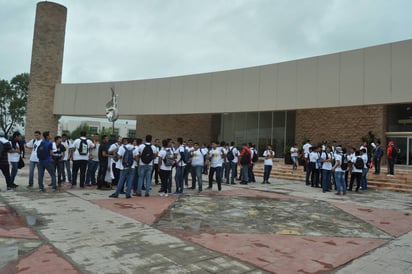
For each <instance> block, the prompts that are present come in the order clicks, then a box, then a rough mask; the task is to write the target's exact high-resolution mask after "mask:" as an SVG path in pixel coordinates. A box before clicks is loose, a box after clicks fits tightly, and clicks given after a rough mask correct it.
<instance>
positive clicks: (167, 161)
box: [163, 148, 175, 166]
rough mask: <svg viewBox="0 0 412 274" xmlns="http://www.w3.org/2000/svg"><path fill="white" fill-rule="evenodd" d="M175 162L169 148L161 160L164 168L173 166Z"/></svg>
mask: <svg viewBox="0 0 412 274" xmlns="http://www.w3.org/2000/svg"><path fill="white" fill-rule="evenodd" d="M174 162H175V156H174V155H173V152H172V150H171V149H170V148H168V149H166V154H165V157H164V159H163V163H164V164H165V166H173V164H174Z"/></svg>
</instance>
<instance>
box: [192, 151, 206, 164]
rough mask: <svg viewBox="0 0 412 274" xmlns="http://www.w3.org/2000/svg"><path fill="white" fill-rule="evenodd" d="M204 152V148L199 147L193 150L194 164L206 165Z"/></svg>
mask: <svg viewBox="0 0 412 274" xmlns="http://www.w3.org/2000/svg"><path fill="white" fill-rule="evenodd" d="M204 155H206V154H204V153H202V150H201V149H200V148H198V149H197V150H193V152H192V166H204V164H205V162H204Z"/></svg>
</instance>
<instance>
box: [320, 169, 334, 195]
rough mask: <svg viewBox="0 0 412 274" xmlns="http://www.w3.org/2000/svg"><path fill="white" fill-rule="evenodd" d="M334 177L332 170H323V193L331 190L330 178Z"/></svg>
mask: <svg viewBox="0 0 412 274" xmlns="http://www.w3.org/2000/svg"><path fill="white" fill-rule="evenodd" d="M331 175H332V171H331V170H327V169H322V191H323V192H326V191H327V190H329V189H330V188H331V185H330V177H331Z"/></svg>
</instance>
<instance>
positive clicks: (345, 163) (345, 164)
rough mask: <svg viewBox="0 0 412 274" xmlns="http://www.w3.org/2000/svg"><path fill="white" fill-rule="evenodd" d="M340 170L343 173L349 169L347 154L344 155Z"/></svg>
mask: <svg viewBox="0 0 412 274" xmlns="http://www.w3.org/2000/svg"><path fill="white" fill-rule="evenodd" d="M340 168H341V169H342V170H343V171H345V170H347V169H348V158H347V157H346V154H342V161H341V163H340Z"/></svg>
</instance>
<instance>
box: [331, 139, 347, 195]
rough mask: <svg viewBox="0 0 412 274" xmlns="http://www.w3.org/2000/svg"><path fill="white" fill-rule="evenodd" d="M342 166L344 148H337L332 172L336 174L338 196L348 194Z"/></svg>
mask: <svg viewBox="0 0 412 274" xmlns="http://www.w3.org/2000/svg"><path fill="white" fill-rule="evenodd" d="M341 164H342V147H341V146H337V147H335V164H334V166H333V167H332V172H334V173H335V182H336V193H335V194H336V195H345V194H346V182H345V171H343V170H342V168H341Z"/></svg>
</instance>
